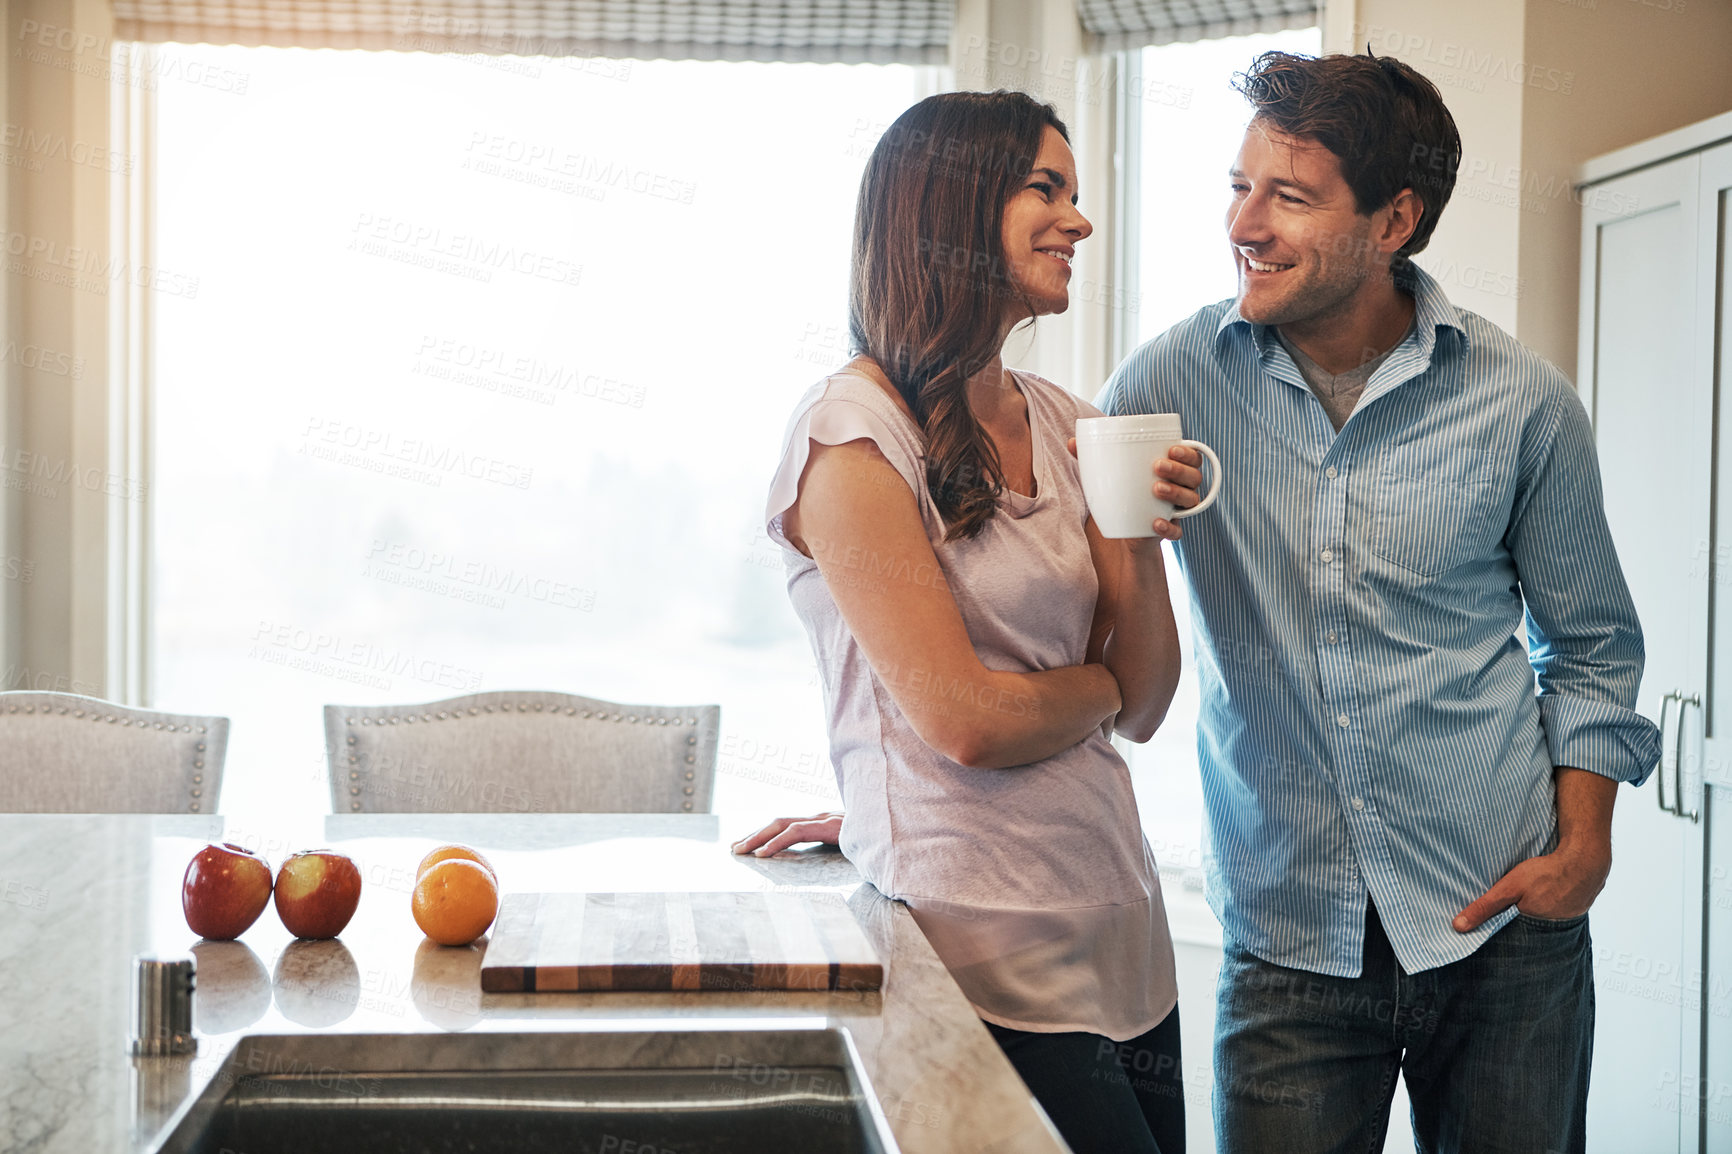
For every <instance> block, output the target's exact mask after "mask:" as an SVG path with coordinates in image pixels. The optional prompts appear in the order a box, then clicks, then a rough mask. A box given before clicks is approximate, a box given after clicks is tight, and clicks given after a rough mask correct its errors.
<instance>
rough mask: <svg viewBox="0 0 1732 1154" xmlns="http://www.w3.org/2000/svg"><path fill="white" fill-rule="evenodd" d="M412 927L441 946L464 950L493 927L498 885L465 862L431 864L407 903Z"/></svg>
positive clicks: (483, 870)
mask: <svg viewBox="0 0 1732 1154" xmlns="http://www.w3.org/2000/svg"><path fill="white" fill-rule="evenodd" d="M410 909H411V911H412V912H413V913H414V915H415V924H416V925H418V926H420V927H421V932H422V933H424V934H426V935H427V936H428V937H430V938H432V939H433V940H434V941H436V942H438V943H439V944H440V945H442V946H466V945H468V944H469V943H470V942H472V941H474V940H475V939H476V938H478V937H480V936H481V935H482V934H484V933H486V932H487V927H488V926H490V925H492V924H493V916H494V915H495V914H497V913H498V912H499V883H498V882H497V881H495V880H494V878H493V875H492V874H491V873H489V872H488V871H487V870H486V869H485V868H483V867H482V866H481V865H480V864H478V863H476V862H473V861H470V860H468V859H466V858H447V859H446V860H444V861H440V862H434V863H433V864H432V865H430V866H428V867H427V870H426V872H424V873H423V874H422V875H421V880H419V881H417V882H416V883H415V892H414V895H413V896H412V897H411V899H410Z"/></svg>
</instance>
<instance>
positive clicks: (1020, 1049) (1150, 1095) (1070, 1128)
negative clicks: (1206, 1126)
mask: <svg viewBox="0 0 1732 1154" xmlns="http://www.w3.org/2000/svg"><path fill="white" fill-rule="evenodd" d="M986 1028H987V1029H988V1030H990V1031H992V1036H993V1038H994V1040H996V1041H997V1042H998V1044H999V1046H1000V1047H1001V1048H1002V1049H1003V1050H1004V1056H1005V1057H1007V1058H1009V1059H1010V1064H1011V1065H1012V1066H1014V1067H1016V1072H1017V1073H1018V1074H1020V1075H1022V1080H1023V1082H1024V1083H1026V1084H1027V1086H1028V1089H1029V1092H1030V1093H1032V1094H1033V1095H1034V1099H1035V1101H1037V1102H1039V1103H1040V1104H1041V1108H1042V1109H1044V1110H1045V1111H1046V1113H1047V1117H1049V1118H1051V1119H1052V1124H1053V1125H1054V1126H1057V1127H1058V1132H1059V1133H1060V1134H1061V1135H1062V1136H1063V1137H1064V1140H1065V1141H1066V1142H1068V1143H1070V1148H1071V1149H1072V1150H1073V1151H1075V1152H1076V1154H1185V1083H1184V1078H1183V1067H1182V1065H1181V1063H1180V1061H1179V1008H1178V1007H1177V1006H1174V1007H1173V1012H1172V1013H1170V1014H1168V1015H1167V1016H1166V1018H1165V1020H1163V1021H1162V1022H1161V1024H1160V1025H1158V1026H1156V1027H1155V1028H1154V1029H1152V1030H1150V1031H1149V1032H1148V1033H1146V1034H1143V1035H1141V1036H1139V1037H1135V1038H1132V1039H1131V1040H1130V1041H1128V1042H1114V1041H1113V1040H1111V1039H1110V1038H1104V1037H1102V1036H1101V1035H1099V1034H1082V1033H1075V1034H1035V1033H1030V1032H1028V1031H1025V1030H1009V1029H1006V1028H1005V1027H1003V1026H995V1025H993V1024H992V1023H991V1022H988V1023H986Z"/></svg>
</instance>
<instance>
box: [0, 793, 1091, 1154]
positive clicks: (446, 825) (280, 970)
mask: <svg viewBox="0 0 1732 1154" xmlns="http://www.w3.org/2000/svg"><path fill="white" fill-rule="evenodd" d="M737 832H740V831H737V830H730V831H726V833H725V832H724V831H723V829H722V828H721V822H720V821H719V819H718V818H716V817H715V816H714V815H708V814H690V815H687V814H668V815H661V814H617V815H616V814H562V815H542V814H538V815H507V814H479V815H475V814H448V815H446V814H441V815H435V814H427V815H412V814H402V815H337V816H331V817H325V818H323V819H312V820H307V821H299V822H297V821H294V820H291V819H284V820H283V821H281V822H277V821H271V822H261V823H255V824H254V825H253V826H252V827H251V828H249V827H248V826H247V825H245V824H240V823H236V822H234V821H228V822H227V823H226V824H225V821H224V819H222V818H199V817H178V816H149V815H113V816H110V815H0V899H3V901H0V991H3V992H0V1007H4V1013H3V1014H0V1024H3V1025H4V1029H3V1030H0V1134H3V1135H4V1136H5V1139H4V1148H5V1149H9V1150H10V1149H17V1150H30V1151H67V1152H72V1151H76V1152H78V1154H98V1152H104V1151H115V1152H130V1151H138V1150H148V1149H150V1147H151V1146H152V1143H153V1141H154V1140H155V1139H156V1138H157V1136H158V1135H159V1133H160V1131H161V1130H162V1128H163V1126H164V1125H165V1124H166V1123H168V1122H169V1121H170V1120H171V1119H172V1118H173V1116H174V1114H175V1112H176V1110H177V1109H179V1108H180V1106H181V1104H182V1103H183V1102H184V1101H185V1100H187V1099H188V1098H189V1097H191V1096H193V1095H196V1094H198V1093H199V1092H201V1091H202V1090H203V1089H204V1087H205V1086H206V1085H207V1084H208V1083H209V1082H210V1081H211V1079H212V1077H213V1075H214V1074H215V1073H216V1072H217V1071H218V1070H219V1068H220V1067H221V1066H222V1065H223V1063H224V1060H225V1058H226V1057H227V1056H228V1054H229V1052H230V1051H231V1050H232V1049H233V1048H234V1047H235V1045H236V1043H237V1042H239V1041H240V1040H241V1039H242V1038H245V1037H251V1036H258V1035H283V1034H299V1033H310V1032H323V1033H329V1034H394V1035H400V1034H446V1033H451V1032H458V1031H465V1032H473V1033H481V1032H488V1031H493V1032H501V1033H514V1034H523V1033H529V1032H538V1031H554V1032H575V1031H596V1032H613V1033H618V1032H622V1031H629V1032H638V1031H642V1032H645V1033H649V1032H663V1031H692V1030H709V1029H714V1030H717V1031H722V1032H723V1033H718V1034H717V1037H723V1036H725V1032H727V1031H735V1032H738V1031H743V1030H765V1029H789V1028H793V1029H803V1028H811V1029H817V1028H825V1027H841V1028H844V1029H846V1030H847V1031H848V1033H849V1035H850V1036H851V1037H852V1039H853V1042H854V1045H855V1046H856V1048H857V1050H858V1052H859V1054H860V1057H861V1061H862V1065H863V1067H864V1070H865V1073H866V1076H867V1078H868V1079H869V1080H870V1082H871V1085H872V1088H873V1090H874V1092H875V1093H876V1095H877V1098H878V1102H879V1105H880V1107H881V1108H882V1110H883V1112H884V1115H885V1116H886V1117H887V1118H888V1120H889V1124H890V1128H891V1130H892V1132H893V1133H894V1134H895V1137H896V1140H897V1142H898V1143H899V1145H900V1147H901V1149H902V1150H903V1151H906V1152H908V1154H937V1152H941V1151H946V1152H947V1151H958V1152H975V1151H978V1152H991V1154H1024V1152H1027V1154H1035V1152H1049V1154H1050V1152H1062V1151H1064V1150H1065V1146H1064V1144H1063V1143H1062V1141H1061V1140H1060V1139H1059V1138H1058V1137H1057V1136H1056V1134H1055V1133H1054V1132H1053V1131H1052V1129H1051V1127H1050V1125H1049V1124H1048V1123H1047V1122H1046V1119H1045V1117H1044V1115H1042V1114H1041V1112H1040V1111H1039V1109H1038V1108H1037V1107H1036V1106H1035V1105H1034V1103H1033V1101H1032V1100H1031V1099H1030V1098H1029V1096H1028V1093H1027V1091H1026V1089H1025V1088H1024V1087H1023V1085H1022V1083H1021V1082H1020V1080H1019V1079H1018V1078H1017V1076H1016V1074H1015V1072H1014V1071H1013V1070H1012V1069H1011V1066H1010V1064H1009V1063H1008V1062H1007V1061H1006V1060H1005V1058H1004V1056H1003V1054H1002V1053H1001V1052H1000V1051H999V1049H998V1047H997V1046H996V1045H995V1044H994V1043H993V1041H992V1039H991V1037H990V1035H988V1034H987V1032H986V1030H985V1029H984V1028H983V1027H982V1026H981V1025H980V1023H979V1021H978V1019H977V1018H976V1017H975V1016H974V1014H973V1012H972V1011H971V1010H970V1008H969V1006H968V1003H967V1002H966V1001H965V1000H964V998H963V997H962V994H961V991H960V990H958V989H957V987H956V985H955V983H954V982H953V981H952V980H951V979H950V976H949V974H948V973H946V972H945V970H944V967H943V965H942V964H941V963H940V962H939V961H938V959H937V957H936V956H935V955H934V954H933V952H932V949H931V947H930V946H929V945H928V944H927V942H926V939H925V937H924V936H923V935H922V934H921V933H920V930H919V928H918V927H917V926H916V925H915V924H914V921H913V918H912V916H911V915H910V914H909V912H908V910H907V909H906V908H905V907H903V906H902V905H900V904H899V903H896V902H892V901H889V900H887V899H886V898H884V897H883V896H882V895H881V894H879V893H878V892H877V891H876V890H875V889H873V888H872V887H871V886H869V885H866V884H865V883H863V882H862V881H861V880H860V878H859V876H858V875H857V874H856V873H855V871H854V868H853V867H852V866H851V865H850V864H849V863H848V861H847V860H846V859H845V858H843V857H842V856H841V855H840V854H837V853H835V852H834V851H829V850H815V851H810V852H792V853H783V854H781V855H778V856H777V857H776V858H772V859H767V860H761V859H756V858H751V857H737V856H735V855H734V854H732V853H731V852H730V851H729V849H728V841H729V840H730V839H729V837H728V836H727V833H737ZM218 840H227V841H234V842H237V843H239V844H242V845H246V846H248V847H249V848H251V849H253V850H255V851H258V852H260V853H262V854H263V855H264V856H265V857H267V858H268V859H270V861H271V863H272V865H273V867H274V866H275V865H277V864H280V862H281V861H282V859H283V858H284V857H285V856H287V855H288V854H289V853H291V852H293V851H295V850H299V849H306V848H311V847H314V846H319V845H330V846H334V847H335V848H337V849H339V850H341V851H342V852H343V853H345V854H347V855H349V856H350V857H351V858H353V859H354V861H355V863H356V865H357V866H359V867H360V870H361V874H362V878H363V890H362V896H361V904H360V908H359V909H358V910H357V912H356V914H355V917H354V920H353V921H352V922H351V923H350V924H349V926H348V928H347V929H346V930H344V932H343V933H342V935H341V937H340V938H338V939H335V940H333V941H325V942H304V941H295V940H293V939H292V938H291V937H290V936H289V934H288V932H287V931H286V930H284V929H283V927H282V925H281V923H280V922H279V921H278V919H277V916H276V912H275V910H274V909H271V908H269V907H267V909H266V910H265V912H264V914H263V915H261V917H260V918H259V920H258V922H257V923H256V924H255V925H254V926H253V927H252V928H251V929H250V930H248V931H247V932H246V933H245V934H243V935H242V936H241V938H240V939H239V940H238V941H235V942H200V941H199V940H198V939H197V937H196V935H194V934H193V933H192V932H191V931H190V930H188V929H187V927H186V922H185V919H184V917H183V916H182V913H181V909H180V883H181V876H182V874H183V873H184V871H185V869H186V865H187V862H188V861H189V860H191V858H192V855H193V854H194V853H195V852H196V851H197V850H198V848H199V847H200V846H201V845H202V844H204V843H205V842H206V841H218ZM446 841H462V842H465V843H467V844H469V845H473V846H475V847H476V848H478V849H480V850H482V851H483V852H484V853H485V854H486V855H487V856H488V857H489V858H490V859H491V861H492V862H493V865H494V866H495V868H496V869H497V870H498V873H499V879H500V887H501V891H502V893H506V894H509V893H529V892H566V891H598V892H599V891H613V892H646V891H730V890H731V891H748V890H778V889H781V890H789V889H802V890H808V889H809V890H820V891H822V890H827V891H831V892H835V893H837V894H839V895H841V896H842V897H843V898H844V899H845V900H846V901H847V904H848V907H849V909H850V910H851V911H852V912H853V914H854V916H855V918H856V920H857V921H858V922H859V923H860V926H861V928H862V930H863V931H864V932H865V934H866V937H867V938H868V940H869V941H871V943H872V945H873V947H874V948H875V949H876V951H877V953H878V955H879V959H880V960H881V961H882V962H883V965H884V984H883V988H882V990H881V991H858V990H846V991H838V992H834V993H808V992H784V991H739V992H735V991H702V992H699V991H682V992H666V993H623V992H595V993H588V992H585V993H539V994H483V993H482V992H481V987H480V965H481V958H482V948H481V945H480V944H478V945H476V946H472V947H458V948H450V947H441V946H437V945H434V944H433V943H431V942H429V941H427V940H426V939H425V938H424V937H423V936H422V934H421V932H420V930H419V929H418V928H417V927H416V925H415V923H414V920H413V918H412V917H411V915H410V910H409V904H410V903H409V894H410V890H411V889H412V888H413V885H414V880H415V878H414V875H415V867H416V865H417V863H418V862H419V861H420V859H421V856H422V855H423V854H424V853H426V851H427V850H428V849H430V848H432V847H433V846H434V845H436V844H439V843H441V842H446ZM187 951H190V952H192V953H193V955H194V956H195V957H196V958H197V963H198V975H197V990H196V993H195V997H194V1026H195V1029H196V1031H197V1033H198V1035H199V1049H198V1053H197V1054H196V1055H194V1056H192V1057H189V1058H142V1059H134V1058H132V1057H131V1056H130V1055H129V1054H128V1052H127V1041H128V1037H129V1032H130V1026H131V1005H130V983H131V959H132V957H133V956H134V955H135V954H139V953H145V952H155V953H162V954H171V953H178V952H187ZM718 1061H719V1059H718ZM799 1154H821V1152H818V1151H810V1152H799Z"/></svg>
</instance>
